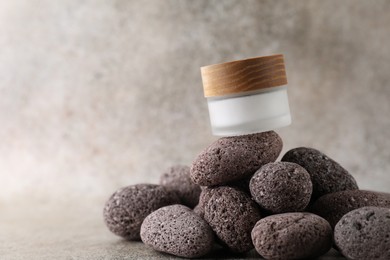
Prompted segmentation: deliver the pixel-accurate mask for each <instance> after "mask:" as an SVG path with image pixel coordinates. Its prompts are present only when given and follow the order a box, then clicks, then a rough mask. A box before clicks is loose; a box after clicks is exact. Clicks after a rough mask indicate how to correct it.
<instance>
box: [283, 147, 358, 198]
mask: <svg viewBox="0 0 390 260" xmlns="http://www.w3.org/2000/svg"><path fill="white" fill-rule="evenodd" d="M282 161H286V162H293V163H297V164H299V165H300V166H302V167H303V168H305V169H306V170H307V172H308V173H309V174H310V178H311V181H312V183H313V194H312V201H313V200H315V199H317V198H319V197H321V196H323V195H325V194H328V193H333V192H337V191H343V190H356V189H358V186H357V184H356V181H355V179H354V178H353V177H352V175H351V174H349V173H348V171H347V170H345V169H344V168H343V167H341V166H340V164H338V163H337V162H335V161H334V160H332V159H331V158H329V157H328V156H326V155H325V154H323V153H321V152H320V151H318V150H316V149H313V148H307V147H299V148H295V149H292V150H290V151H288V152H287V153H286V154H285V155H284V156H283V158H282Z"/></svg>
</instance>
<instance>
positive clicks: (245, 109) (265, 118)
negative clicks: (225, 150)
mask: <svg viewBox="0 0 390 260" xmlns="http://www.w3.org/2000/svg"><path fill="white" fill-rule="evenodd" d="M207 104H208V108H209V114H210V121H211V128H212V132H213V134H214V135H219V136H234V135H243V134H251V133H258V132H265V131H270V130H273V129H276V128H279V127H284V126H287V125H290V124H291V116H290V107H289V104H288V97H287V86H281V87H272V88H268V89H262V90H259V91H256V92H251V93H250V94H248V93H247V94H246V95H245V94H244V95H235V96H229V97H211V98H210V97H209V98H207Z"/></svg>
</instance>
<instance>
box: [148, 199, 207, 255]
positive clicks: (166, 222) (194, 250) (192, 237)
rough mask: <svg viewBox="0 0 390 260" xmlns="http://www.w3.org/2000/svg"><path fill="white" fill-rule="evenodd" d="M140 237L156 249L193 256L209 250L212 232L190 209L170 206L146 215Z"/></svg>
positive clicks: (181, 206) (203, 253)
mask: <svg viewBox="0 0 390 260" xmlns="http://www.w3.org/2000/svg"><path fill="white" fill-rule="evenodd" d="M141 239H142V242H144V243H145V244H147V245H149V246H151V247H152V248H153V249H155V250H157V251H160V252H165V253H169V254H172V255H176V256H181V257H189V258H193V257H200V256H203V255H205V254H207V253H208V252H210V251H211V249H212V247H213V242H214V235H213V232H212V231H211V228H210V226H209V225H208V224H207V223H206V222H205V221H204V220H203V219H202V218H201V217H199V216H198V215H196V214H195V213H194V212H193V211H192V210H191V209H190V208H188V207H186V206H183V205H172V206H167V207H163V208H160V209H158V210H156V211H154V212H153V213H151V214H150V215H148V216H147V217H146V218H145V220H144V222H143V223H142V226H141Z"/></svg>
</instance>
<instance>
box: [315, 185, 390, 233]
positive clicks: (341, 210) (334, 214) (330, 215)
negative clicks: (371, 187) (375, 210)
mask: <svg viewBox="0 0 390 260" xmlns="http://www.w3.org/2000/svg"><path fill="white" fill-rule="evenodd" d="M366 206H373V207H384V208H390V194H389V193H380V192H374V191H365V190H347V191H340V192H335V193H331V194H327V195H325V196H322V197H321V198H319V199H318V200H317V201H316V202H315V203H314V204H313V205H312V206H311V208H310V211H311V212H313V213H315V214H317V215H319V216H321V217H323V218H325V219H326V220H327V221H328V222H329V223H330V225H331V226H332V228H334V226H335V225H336V224H337V222H338V221H339V220H340V219H341V217H342V216H344V215H345V214H347V213H348V212H350V211H352V210H354V209H357V208H361V207H366Z"/></svg>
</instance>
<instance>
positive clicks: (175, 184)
mask: <svg viewBox="0 0 390 260" xmlns="http://www.w3.org/2000/svg"><path fill="white" fill-rule="evenodd" d="M160 184H161V185H163V186H164V187H166V188H167V189H170V190H172V191H174V192H176V194H177V195H178V196H179V198H180V200H181V203H182V204H184V205H186V206H188V207H190V208H193V207H195V206H196V205H197V204H198V201H199V195H200V192H201V189H200V186H199V185H196V184H195V183H193V182H192V180H191V178H190V167H188V166H184V165H175V166H172V167H170V168H168V169H167V170H166V171H165V172H164V173H163V174H162V175H161V176H160Z"/></svg>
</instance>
